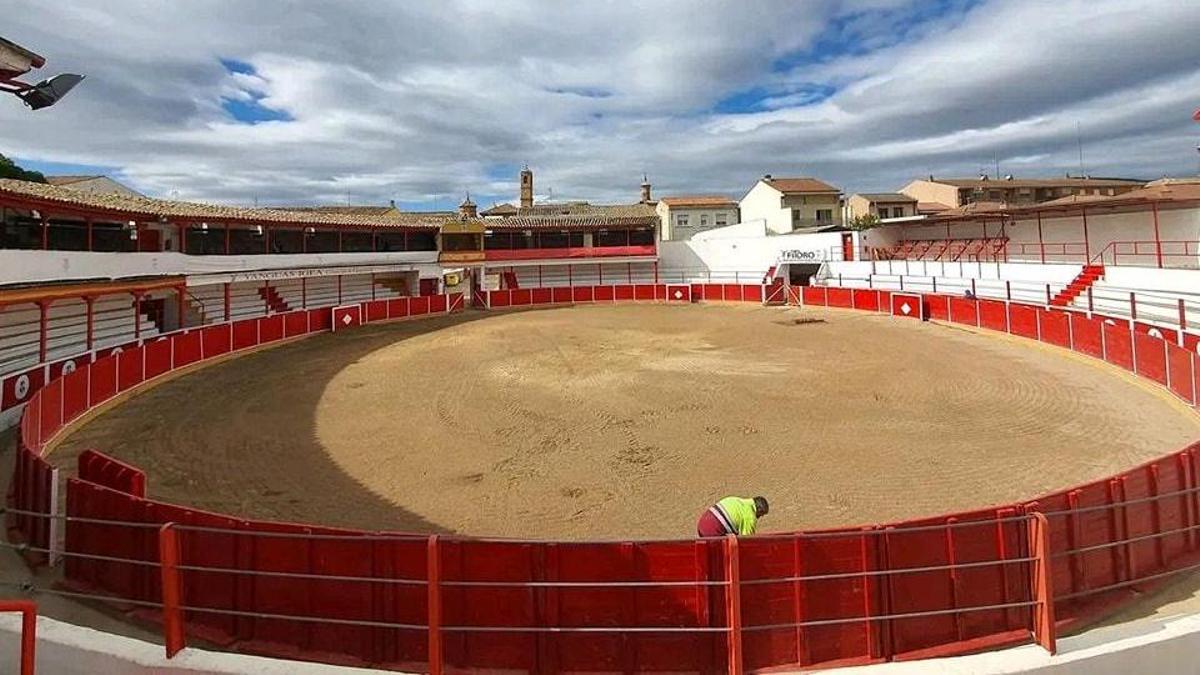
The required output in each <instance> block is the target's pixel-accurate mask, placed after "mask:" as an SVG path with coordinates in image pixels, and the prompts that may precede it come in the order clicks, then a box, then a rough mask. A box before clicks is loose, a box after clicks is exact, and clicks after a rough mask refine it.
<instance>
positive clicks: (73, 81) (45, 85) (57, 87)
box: [16, 73, 83, 110]
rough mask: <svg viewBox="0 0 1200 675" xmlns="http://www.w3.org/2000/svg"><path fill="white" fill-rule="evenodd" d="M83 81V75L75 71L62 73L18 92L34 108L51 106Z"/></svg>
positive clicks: (19, 96)
mask: <svg viewBox="0 0 1200 675" xmlns="http://www.w3.org/2000/svg"><path fill="white" fill-rule="evenodd" d="M82 81H83V75H75V74H73V73H62V74H61V75H55V76H54V77H52V78H50V79H48V80H42V81H41V82H38V83H37V84H35V85H33V86H32V87H30V88H29V89H26V90H24V91H18V92H16V94H17V97H18V98H20V99H21V100H22V101H24V102H25V105H27V106H29V107H30V108H33V109H34V110H41V109H42V108H49V107H50V106H52V105H54V104H55V103H58V100H59V99H61V98H62V97H64V96H66V95H67V92H69V91H71V90H72V89H74V88H75V85H77V84H79V83H80V82H82Z"/></svg>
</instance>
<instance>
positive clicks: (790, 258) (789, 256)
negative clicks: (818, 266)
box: [779, 248, 828, 263]
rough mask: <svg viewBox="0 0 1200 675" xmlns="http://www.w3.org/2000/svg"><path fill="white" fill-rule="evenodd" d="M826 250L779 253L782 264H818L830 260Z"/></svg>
mask: <svg viewBox="0 0 1200 675" xmlns="http://www.w3.org/2000/svg"><path fill="white" fill-rule="evenodd" d="M826 253H827V252H826V251H825V250H824V249H819V248H818V249H789V250H786V251H780V252H779V262H781V263H818V262H825V261H826V260H827V259H828V256H827V255H826Z"/></svg>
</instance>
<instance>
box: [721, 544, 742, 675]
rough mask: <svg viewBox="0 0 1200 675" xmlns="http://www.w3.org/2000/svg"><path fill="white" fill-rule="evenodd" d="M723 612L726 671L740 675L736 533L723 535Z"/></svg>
mask: <svg viewBox="0 0 1200 675" xmlns="http://www.w3.org/2000/svg"><path fill="white" fill-rule="evenodd" d="M725 580H726V581H727V582H728V583H729V585H728V586H727V587H726V588H725V614H726V621H727V622H728V624H729V633H728V635H727V636H726V638H727V639H726V644H727V645H728V646H727V649H726V656H727V657H728V663H727V664H726V666H727V667H726V672H727V673H729V674H730V675H742V574H741V570H740V567H739V560H738V541H737V535H733V534H727V535H725Z"/></svg>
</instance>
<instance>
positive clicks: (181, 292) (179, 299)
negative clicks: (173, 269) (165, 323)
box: [175, 286, 187, 328]
mask: <svg viewBox="0 0 1200 675" xmlns="http://www.w3.org/2000/svg"><path fill="white" fill-rule="evenodd" d="M175 292H176V293H178V294H179V296H178V297H177V298H176V299H175V301H176V302H178V303H179V305H178V307H177V312H178V313H179V318H178V321H179V328H187V321H186V320H184V315H185V313H186V312H185V310H186V308H187V301H186V300H184V294H186V293H187V287H186V286H178V287H177V288H176V289H175Z"/></svg>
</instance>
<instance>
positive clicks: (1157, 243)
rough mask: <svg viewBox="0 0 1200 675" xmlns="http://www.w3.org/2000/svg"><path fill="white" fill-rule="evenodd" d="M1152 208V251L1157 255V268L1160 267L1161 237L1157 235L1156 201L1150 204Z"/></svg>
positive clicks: (1161, 262)
mask: <svg viewBox="0 0 1200 675" xmlns="http://www.w3.org/2000/svg"><path fill="white" fill-rule="evenodd" d="M1151 206H1152V207H1153V209H1154V252H1155V254H1156V255H1157V256H1158V268H1159V269H1162V266H1163V261H1162V239H1160V238H1159V236H1158V202H1154V203H1152V204H1151Z"/></svg>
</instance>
